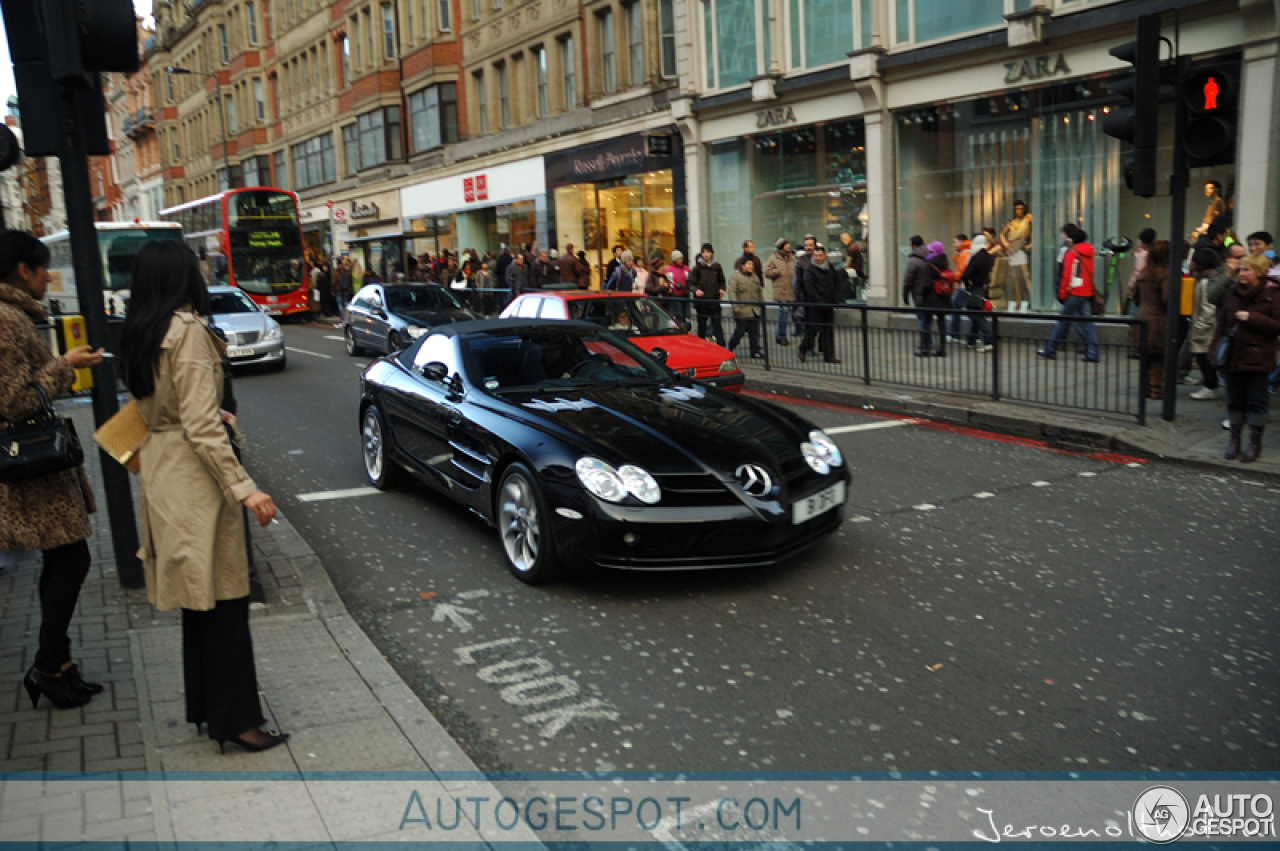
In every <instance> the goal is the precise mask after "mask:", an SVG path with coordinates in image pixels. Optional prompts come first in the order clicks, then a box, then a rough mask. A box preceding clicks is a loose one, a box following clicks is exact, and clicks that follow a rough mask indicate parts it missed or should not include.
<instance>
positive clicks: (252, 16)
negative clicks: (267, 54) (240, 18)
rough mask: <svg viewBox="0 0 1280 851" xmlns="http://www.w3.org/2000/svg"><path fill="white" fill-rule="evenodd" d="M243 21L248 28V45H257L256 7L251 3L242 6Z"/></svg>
mask: <svg viewBox="0 0 1280 851" xmlns="http://www.w3.org/2000/svg"><path fill="white" fill-rule="evenodd" d="M244 20H245V23H246V24H247V25H248V27H249V43H250V44H257V43H258V7H257V6H256V5H254V4H253V3H245V4H244Z"/></svg>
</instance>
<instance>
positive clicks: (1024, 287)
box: [1000, 201, 1031, 313]
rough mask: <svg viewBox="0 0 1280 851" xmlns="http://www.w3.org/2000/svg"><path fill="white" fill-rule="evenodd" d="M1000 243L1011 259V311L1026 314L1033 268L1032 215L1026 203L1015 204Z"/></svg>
mask: <svg viewBox="0 0 1280 851" xmlns="http://www.w3.org/2000/svg"><path fill="white" fill-rule="evenodd" d="M1000 241H1001V242H1002V243H1003V244H1004V248H1005V252H1006V254H1007V255H1008V257H1009V281H1008V283H1007V293H1006V296H1007V298H1008V301H1009V309H1010V310H1019V311H1021V312H1022V313H1026V312H1027V311H1028V310H1030V308H1031V266H1030V261H1029V260H1028V258H1027V252H1028V251H1030V250H1031V213H1029V212H1027V204H1026V202H1025V201H1014V202H1013V218H1012V219H1010V220H1009V223H1008V224H1007V225H1005V226H1004V230H1003V231H1001V232H1000ZM1014 305H1017V307H1015V306H1014Z"/></svg>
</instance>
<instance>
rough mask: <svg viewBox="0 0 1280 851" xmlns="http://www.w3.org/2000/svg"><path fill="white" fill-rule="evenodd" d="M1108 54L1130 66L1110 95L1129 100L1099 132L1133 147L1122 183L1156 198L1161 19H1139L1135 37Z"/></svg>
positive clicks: (1107, 118) (1111, 114)
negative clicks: (1130, 68)
mask: <svg viewBox="0 0 1280 851" xmlns="http://www.w3.org/2000/svg"><path fill="white" fill-rule="evenodd" d="M1110 53H1111V55H1112V56H1114V57H1115V58H1117V59H1119V60H1121V61H1123V62H1128V63H1130V64H1131V65H1133V71H1132V72H1131V73H1129V74H1126V75H1125V76H1123V77H1119V78H1117V79H1115V80H1113V81H1112V82H1111V93H1112V94H1114V95H1119V96H1120V97H1122V98H1125V99H1126V100H1128V104H1125V105H1121V106H1119V107H1113V108H1112V109H1111V110H1110V111H1109V112H1107V113H1106V114H1105V115H1103V116H1102V132H1103V133H1106V134H1107V135H1108V136H1111V137H1114V138H1116V139H1121V140H1123V141H1125V142H1131V143H1132V144H1133V150H1132V151H1131V152H1129V153H1128V154H1125V157H1124V182H1125V185H1126V186H1128V187H1129V188H1130V189H1132V190H1133V192H1134V194H1135V195H1141V196H1142V197H1143V198H1150V197H1152V196H1153V195H1155V194H1156V128H1157V122H1158V121H1159V118H1160V16H1159V15H1143V16H1141V17H1140V18H1138V37H1137V38H1136V39H1135V40H1134V41H1130V42H1127V43H1125V44H1122V45H1120V46H1119V47H1113V48H1111V50H1110Z"/></svg>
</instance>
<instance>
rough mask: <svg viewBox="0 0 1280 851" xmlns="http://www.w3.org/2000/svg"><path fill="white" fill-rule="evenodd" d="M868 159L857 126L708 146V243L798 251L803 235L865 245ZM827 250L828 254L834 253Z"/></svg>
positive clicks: (731, 248) (821, 127)
mask: <svg viewBox="0 0 1280 851" xmlns="http://www.w3.org/2000/svg"><path fill="white" fill-rule="evenodd" d="M866 163H867V158H866V143H865V131H864V125H863V123H862V121H861V120H860V119H855V120H851V121H840V122H833V123H831V124H817V125H811V126H807V127H797V128H794V129H789V130H784V131H780V132H777V133H767V134H762V135H757V136H752V137H747V138H744V139H733V140H729V141H725V142H716V143H713V144H712V145H711V146H710V163H709V165H710V178H709V181H708V182H709V188H710V201H711V241H712V243H713V244H714V245H715V246H716V248H717V249H718V250H720V251H722V252H723V251H734V250H736V248H737V246H739V245H741V244H742V241H743V240H745V239H753V240H755V242H756V244H757V245H773V243H774V241H775V240H777V239H778V237H786V238H788V239H790V240H791V241H792V243H793V244H795V245H799V243H800V240H801V238H803V236H804V235H805V234H806V233H813V234H815V235H817V236H818V238H819V239H821V240H823V241H824V242H826V243H828V245H829V247H834V246H837V245H839V244H840V236H841V234H845V233H847V234H849V235H850V236H851V237H852V238H853V239H855V240H859V241H865V240H866V237H867V233H866V229H867V222H866V221H865V219H866V216H865V212H864V211H865V207H866V203H867V167H866ZM833 250H834V248H833Z"/></svg>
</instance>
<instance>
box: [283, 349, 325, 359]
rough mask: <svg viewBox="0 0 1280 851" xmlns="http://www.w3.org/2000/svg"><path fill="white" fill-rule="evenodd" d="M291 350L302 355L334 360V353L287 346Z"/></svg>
mask: <svg viewBox="0 0 1280 851" xmlns="http://www.w3.org/2000/svg"><path fill="white" fill-rule="evenodd" d="M285 348H286V349H288V350H289V351H291V352H297V353H298V354H300V355H311V357H313V358H324V359H325V360H333V355H322V354H320V353H319V352H309V351H307V350H306V349H295V348H294V347H293V346H285Z"/></svg>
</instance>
